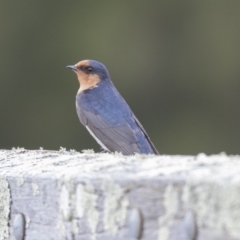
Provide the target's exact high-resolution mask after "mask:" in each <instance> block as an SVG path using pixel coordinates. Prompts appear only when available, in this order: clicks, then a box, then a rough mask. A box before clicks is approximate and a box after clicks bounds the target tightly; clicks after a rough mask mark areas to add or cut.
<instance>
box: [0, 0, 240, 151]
mask: <svg viewBox="0 0 240 240" xmlns="http://www.w3.org/2000/svg"><path fill="white" fill-rule="evenodd" d="M239 9H240V2H239V1H154V0H152V1H137V0H131V1H127V0H125V1H103V0H102V1H87V0H86V1H30V0H26V1H21V2H18V1H1V2H0V48H1V51H0V63H1V64H0V110H1V115H0V148H4V149H5V148H7V149H9V148H12V147H17V146H19V147H25V148H28V149H36V148H39V147H43V148H44V149H59V147H60V146H63V147H66V148H67V149H70V148H71V149H76V150H77V151H80V150H82V149H91V148H94V149H95V150H96V151H99V149H100V148H99V147H98V145H97V144H96V143H95V141H94V140H93V139H92V137H91V136H90V135H89V134H88V132H87V131H86V130H85V129H84V128H83V127H82V125H80V123H79V121H78V118H77V115H76V111H75V95H76V92H77V90H78V87H79V86H78V82H77V78H76V76H75V75H74V73H72V72H71V71H70V70H68V69H66V68H65V66H66V65H68V64H74V63H76V62H78V61H79V60H83V59H95V60H99V61H101V62H103V63H104V64H105V65H106V66H107V68H108V70H109V72H110V74H111V78H112V80H113V82H114V83H115V85H116V87H117V88H118V90H119V91H120V92H121V94H122V95H123V96H124V98H125V99H126V101H127V102H128V103H129V105H130V106H131V108H132V110H133V111H134V113H135V114H136V116H137V117H138V118H139V120H140V121H141V123H142V124H143V125H144V127H145V128H146V130H147V132H148V133H149V135H150V137H151V139H152V141H153V142H154V144H155V145H156V147H157V148H158V150H159V152H160V153H162V154H197V153H199V152H205V153H207V154H212V153H219V152H222V151H226V152H227V153H229V154H237V153H239V152H240V151H239V150H240V127H239V122H240V121H239V120H240V108H239V103H240V93H239V92H240V12H239Z"/></svg>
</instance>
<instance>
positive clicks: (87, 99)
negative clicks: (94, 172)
mask: <svg viewBox="0 0 240 240" xmlns="http://www.w3.org/2000/svg"><path fill="white" fill-rule="evenodd" d="M66 67H67V68H70V69H71V70H73V71H74V72H75V73H76V74H77V78H78V81H79V83H80V88H79V90H78V92H77V95H76V110H77V115H78V118H79V120H80V122H81V123H82V125H83V126H85V127H86V129H87V130H88V132H89V133H90V134H91V135H92V137H93V138H94V139H95V140H96V141H97V143H98V144H99V145H100V146H101V148H102V149H103V151H104V152H121V153H122V154H123V155H134V154H136V153H138V154H155V155H158V154H159V152H158V150H157V149H156V147H155V146H154V145H153V143H152V141H151V140H150V138H149V136H148V134H147V132H146V131H145V129H144V128H143V126H142V124H141V123H140V122H139V120H138V119H137V118H136V116H135V115H134V113H133V112H132V110H131V109H130V107H129V105H128V104H127V102H126V101H125V100H124V98H123V97H122V96H121V94H120V93H119V92H118V90H117V89H116V87H115V86H114V84H113V82H112V81H111V78H110V75H109V72H108V70H107V68H106V67H105V66H104V64H102V63H101V62H98V61H96V60H82V61H80V62H78V63H76V64H75V65H68V66H66Z"/></svg>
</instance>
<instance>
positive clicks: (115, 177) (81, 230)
mask: <svg viewBox="0 0 240 240" xmlns="http://www.w3.org/2000/svg"><path fill="white" fill-rule="evenodd" d="M0 239H1V240H2V239H17V240H20V239H25V240H35V239H36V240H61V239H74V240H78V239H81V240H88V239H90V240H91V239H96V240H108V239H114V240H115V239H116V240H120V239H121V240H123V239H144V240H146V239H151V240H168V239H170V240H183V239H184V240H190V239H191V240H193V239H198V240H208V239H209V240H221V239H224V240H228V239H229V240H230V239H231V240H235V239H240V156H226V155H225V154H224V153H222V154H219V155H213V156H206V155H205V154H199V155H198V156H142V155H136V156H131V157H125V156H122V155H120V154H95V153H92V152H91V151H85V152H84V153H77V152H74V151H70V152H68V151H65V150H64V149H61V151H59V152H57V151H47V150H37V151H28V150H25V149H19V148H18V149H13V150H0Z"/></svg>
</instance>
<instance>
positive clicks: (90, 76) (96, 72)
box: [67, 60, 109, 92]
mask: <svg viewBox="0 0 240 240" xmlns="http://www.w3.org/2000/svg"><path fill="white" fill-rule="evenodd" d="M67 68H70V69H72V70H73V71H74V72H75V73H76V74H77V77H78V81H79V83H80V89H79V92H82V91H84V90H86V89H89V88H91V87H94V86H96V85H97V84H98V83H99V82H100V81H103V80H108V79H109V74H108V71H107V69H106V67H105V66H104V65H103V64H102V63H100V62H98V61H95V60H83V61H80V62H78V63H77V64H75V65H68V66H67Z"/></svg>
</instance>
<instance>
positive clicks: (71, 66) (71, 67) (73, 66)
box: [66, 65, 78, 71]
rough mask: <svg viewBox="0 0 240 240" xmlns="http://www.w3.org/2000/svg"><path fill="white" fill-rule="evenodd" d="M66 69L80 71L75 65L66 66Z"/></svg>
mask: <svg viewBox="0 0 240 240" xmlns="http://www.w3.org/2000/svg"><path fill="white" fill-rule="evenodd" d="M66 68H70V69H72V70H73V71H78V69H77V68H76V67H75V65H68V66H66Z"/></svg>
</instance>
